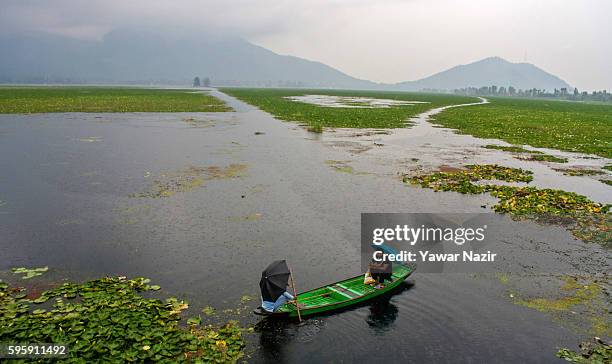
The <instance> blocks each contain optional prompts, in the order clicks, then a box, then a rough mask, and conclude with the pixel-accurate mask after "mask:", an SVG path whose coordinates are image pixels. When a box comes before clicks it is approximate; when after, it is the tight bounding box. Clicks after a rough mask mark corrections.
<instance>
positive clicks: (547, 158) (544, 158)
mask: <svg viewBox="0 0 612 364" xmlns="http://www.w3.org/2000/svg"><path fill="white" fill-rule="evenodd" d="M514 158H516V159H520V160H524V161H538V162H554V163H567V158H559V157H555V156H554V155H549V154H530V155H527V156H525V155H515V156H514Z"/></svg>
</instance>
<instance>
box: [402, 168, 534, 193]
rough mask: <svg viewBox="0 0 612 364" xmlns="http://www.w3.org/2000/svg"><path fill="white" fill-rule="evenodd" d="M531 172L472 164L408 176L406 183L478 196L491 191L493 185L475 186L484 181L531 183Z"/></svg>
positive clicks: (405, 179)
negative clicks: (454, 168) (448, 170)
mask: <svg viewBox="0 0 612 364" xmlns="http://www.w3.org/2000/svg"><path fill="white" fill-rule="evenodd" d="M532 174H533V173H532V172H531V171H527V170H524V169H520V168H510V167H504V166H500V165H497V164H484V165H480V164H471V165H467V166H465V169H457V170H453V171H450V172H433V173H431V174H422V175H417V176H407V177H405V178H404V182H410V183H412V184H418V185H421V187H427V188H431V189H433V190H434V191H455V192H460V193H470V194H478V193H483V192H486V191H489V190H490V189H491V188H492V186H491V185H481V184H475V183H474V182H478V181H482V180H499V181H504V182H531V181H532V180H533V176H532Z"/></svg>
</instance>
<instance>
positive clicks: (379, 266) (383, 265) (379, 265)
mask: <svg viewBox="0 0 612 364" xmlns="http://www.w3.org/2000/svg"><path fill="white" fill-rule="evenodd" d="M369 272H370V274H371V276H372V279H373V280H374V282H375V284H376V288H382V287H384V282H385V280H389V281H390V280H392V274H393V265H392V263H391V262H389V261H387V260H384V261H382V262H377V261H374V260H372V262H371V263H370V265H369Z"/></svg>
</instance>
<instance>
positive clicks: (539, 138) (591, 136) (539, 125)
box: [435, 97, 612, 158]
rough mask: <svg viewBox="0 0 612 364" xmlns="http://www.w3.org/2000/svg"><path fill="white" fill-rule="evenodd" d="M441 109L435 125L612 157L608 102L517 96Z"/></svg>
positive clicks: (510, 140) (477, 135)
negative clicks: (593, 102)
mask: <svg viewBox="0 0 612 364" xmlns="http://www.w3.org/2000/svg"><path fill="white" fill-rule="evenodd" d="M489 101H490V103H488V104H482V105H478V106H473V107H463V108H462V107H457V108H450V109H446V110H444V111H443V112H441V113H440V114H437V115H436V116H435V119H436V121H435V122H436V123H439V124H441V125H443V126H445V127H447V128H453V129H456V130H457V131H458V132H459V133H462V134H470V135H473V136H475V137H479V138H487V139H501V140H503V141H505V142H507V143H510V144H517V145H530V146H533V147H542V148H551V149H558V150H565V151H571V152H580V153H588V154H595V155H599V156H602V157H606V158H612V148H611V146H612V145H611V144H610V141H612V128H610V125H611V123H612V105H610V104H589V103H582V102H566V101H553V100H537V99H518V98H496V97H491V98H489Z"/></svg>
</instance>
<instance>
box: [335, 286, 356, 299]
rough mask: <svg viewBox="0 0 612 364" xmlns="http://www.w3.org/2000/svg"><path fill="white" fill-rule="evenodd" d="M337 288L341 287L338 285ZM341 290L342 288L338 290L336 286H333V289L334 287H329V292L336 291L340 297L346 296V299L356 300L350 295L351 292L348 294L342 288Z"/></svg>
mask: <svg viewBox="0 0 612 364" xmlns="http://www.w3.org/2000/svg"><path fill="white" fill-rule="evenodd" d="M336 286H339V285H336ZM339 288H341V289H336V288H335V286H333V287H332V286H330V287H329V290H330V291H334V292H336V293H338V294H339V295H341V296H344V297H346V298H348V299H353V298H355V297H353V296H351V295H350V294H349V293H352V292H350V291H348V292H347V291H346V290H344V289H342V287H339Z"/></svg>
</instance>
